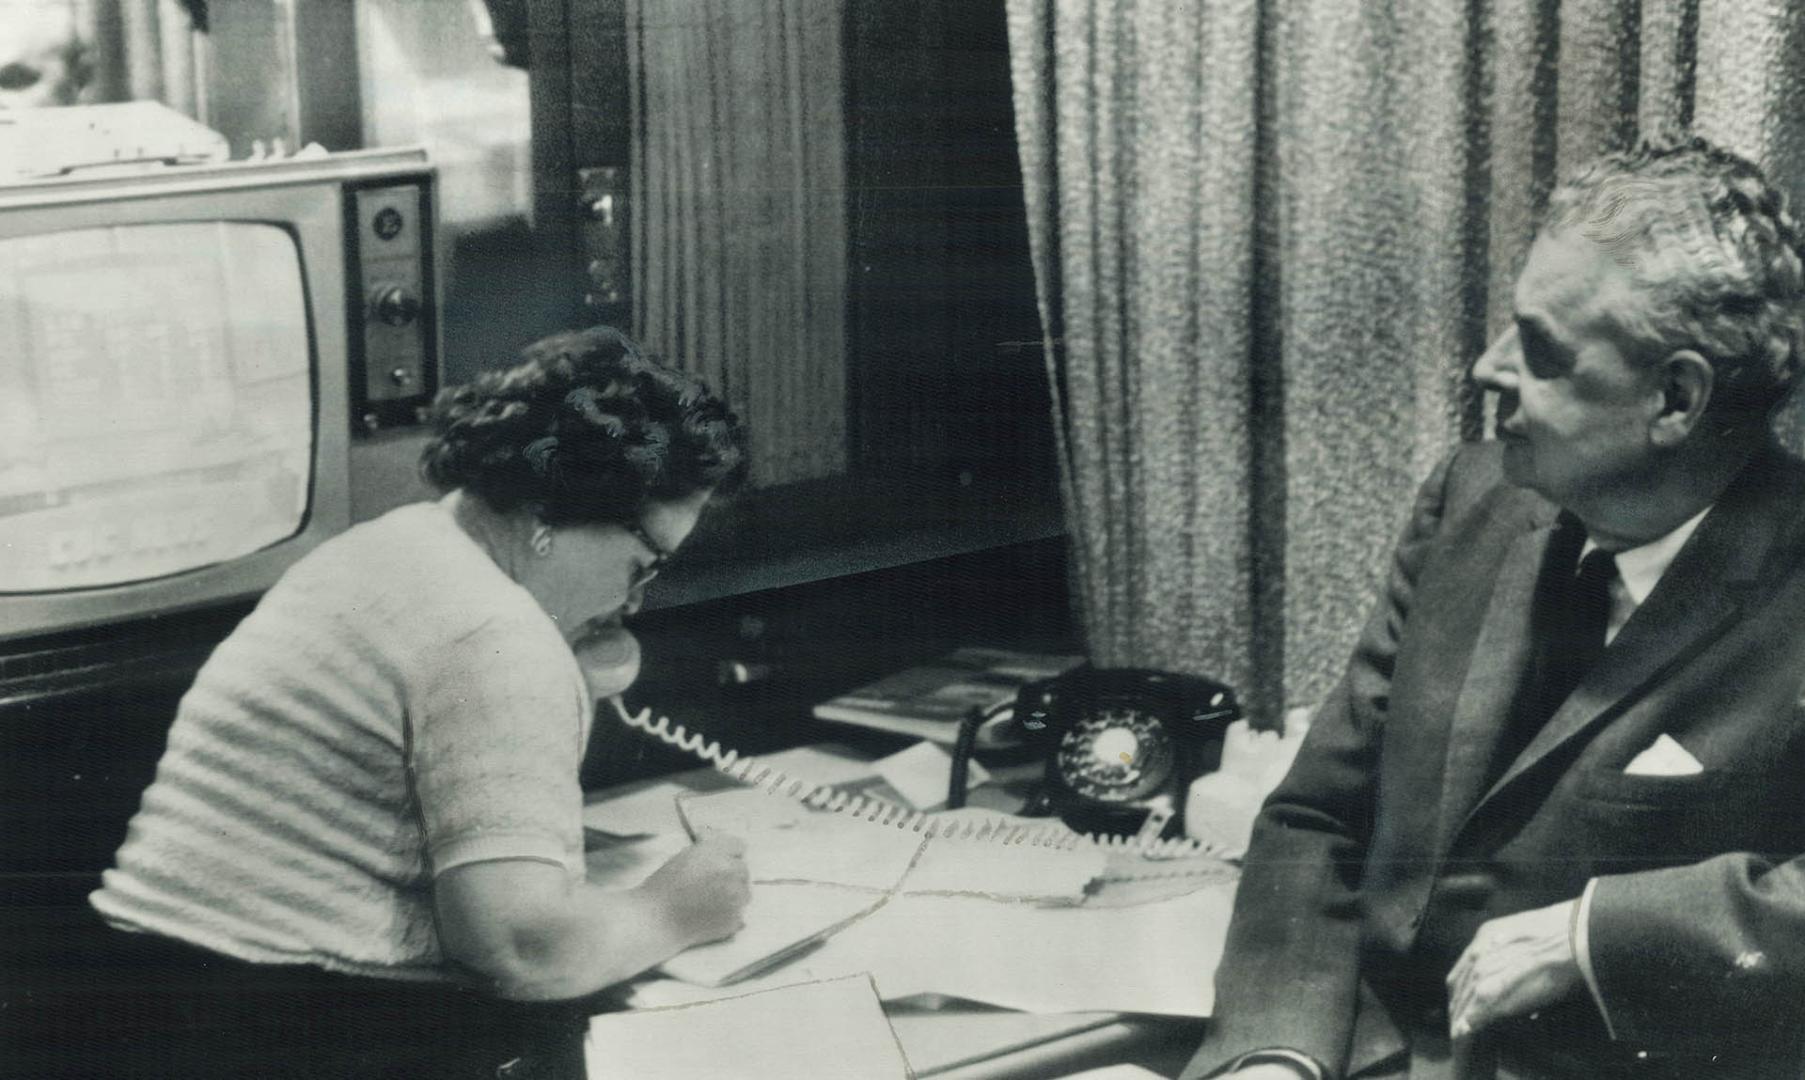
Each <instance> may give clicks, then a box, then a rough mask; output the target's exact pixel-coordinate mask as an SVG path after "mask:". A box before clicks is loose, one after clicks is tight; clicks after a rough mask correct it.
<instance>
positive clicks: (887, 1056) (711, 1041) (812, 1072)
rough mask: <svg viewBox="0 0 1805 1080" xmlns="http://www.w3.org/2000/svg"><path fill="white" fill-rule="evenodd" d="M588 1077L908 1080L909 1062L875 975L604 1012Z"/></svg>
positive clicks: (595, 1027) (589, 1050) (594, 1031)
mask: <svg viewBox="0 0 1805 1080" xmlns="http://www.w3.org/2000/svg"><path fill="white" fill-rule="evenodd" d="M584 1059H585V1067H586V1070H587V1072H588V1076H589V1080H665V1078H667V1077H668V1078H671V1080H691V1078H694V1077H710V1076H732V1077H737V1078H742V1080H764V1078H766V1077H769V1078H772V1080H795V1078H796V1077H799V1076H835V1077H845V1078H847V1080H904V1078H906V1077H908V1076H910V1072H909V1065H908V1061H907V1060H906V1059H905V1058H904V1057H903V1052H902V1047H901V1045H900V1044H899V1043H898V1042H897V1039H896V1034H895V1033H894V1032H893V1031H891V1030H890V1023H889V1021H888V1020H886V1019H885V1018H884V1010H883V1007H882V1006H881V1005H880V1004H879V1003H878V998H877V994H876V993H875V992H874V991H873V989H872V986H871V980H870V978H869V977H864V976H854V977H851V978H845V979H835V980H831V981H827V982H816V983H804V984H801V985H792V986H786V987H783V988H781V989H773V990H766V991H763V992H760V993H754V994H748V995H744V996H740V997H732V998H726V999H723V1000H719V1001H714V1002H709V1003H706V1004H701V1005H686V1006H674V1007H671V1008H665V1009H643V1010H636V1011H633V1012H624V1013H605V1014H603V1015H600V1016H596V1017H593V1018H592V1019H591V1020H590V1023H589V1037H588V1040H587V1042H586V1044H585V1047H584Z"/></svg>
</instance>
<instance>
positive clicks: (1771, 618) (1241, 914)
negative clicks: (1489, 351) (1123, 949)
mask: <svg viewBox="0 0 1805 1080" xmlns="http://www.w3.org/2000/svg"><path fill="white" fill-rule="evenodd" d="M1555 518H1556V509H1555V507H1553V506H1552V505H1550V504H1549V503H1548V502H1546V501H1545V500H1543V499H1541V498H1540V497H1538V496H1536V495H1534V494H1532V493H1530V492H1528V491H1526V490H1524V489H1521V488H1517V487H1514V486H1512V485H1510V484H1509V483H1507V482H1506V481H1504V480H1503V478H1502V471H1501V458H1500V453H1499V449H1498V447H1497V445H1496V444H1479V445H1475V446H1469V447H1465V448H1463V449H1462V450H1460V451H1459V452H1458V453H1456V454H1455V455H1454V456H1453V457H1452V458H1451V459H1450V460H1449V461H1447V462H1444V463H1443V464H1442V465H1441V466H1440V467H1439V468H1438V469H1437V470H1436V472H1435V474H1434V475H1433V476H1432V477H1431V478H1430V480H1429V481H1428V483H1426V484H1425V485H1424V486H1423V488H1422V491H1421V493H1420V494H1419V496H1418V498H1417V502H1416V505H1415V508H1414V510H1413V511H1412V515H1411V520H1410V523H1409V526H1408V527H1407V529H1406V531H1405V535H1404V538H1403V540H1402V541H1401V542H1400V544H1399V545H1398V548H1397V551H1396V558H1395V564H1394V566H1393V568H1392V570H1391V572H1390V577H1389V581H1388V583H1387V586H1386V589H1385V591H1384V594H1383V595H1382V597H1381V598H1380V602H1379V604H1378V606H1377V609H1376V610H1375V612H1374V613H1373V615H1372V617H1371V619H1370V621H1369V622H1368V624H1367V626H1366V628H1365V630H1364V631H1363V633H1362V635H1361V638H1360V642H1359V645H1358V647H1357V648H1356V650H1355V653H1354V656H1353V659H1352V661H1351V662H1350V664H1349V667H1348V670H1347V673H1346V675H1345V676H1344V678H1343V679H1342V681H1341V683H1340V685H1339V686H1338V687H1337V689H1336V691H1335V692H1334V693H1333V694H1332V695H1331V696H1330V698H1329V699H1328V700H1327V701H1326V702H1325V704H1324V706H1323V708H1322V710H1321V711H1320V713H1319V715H1318V717H1317V719H1316V721H1315V723H1314V725H1313V726H1312V728H1311V731H1310V734H1309V736H1308V738H1307V739H1306V740H1305V742H1304V745H1303V748H1302V750H1301V751H1300V753H1299V756H1298V759H1297V762H1296V765H1295V766H1294V767H1293V768H1292V770H1291V772H1290V774H1289V775H1288V776H1287V777H1286V779H1285V781H1284V782H1283V783H1282V784H1281V785H1280V787H1279V789H1278V790H1277V791H1276V792H1275V793H1274V794H1273V796H1272V797H1271V799H1270V800H1269V801H1268V802H1267V804H1266V807H1265V809H1264V810H1263V811H1262V813H1261V817H1260V821H1259V824H1258V826H1257V828H1256V830H1255V835H1254V840H1253V844H1252V848H1251V851H1250V853H1249V855H1248V857H1247V861H1246V866H1245V874H1244V877H1243V879H1242V883H1241V886H1240V893H1239V896H1238V898H1237V902H1236V909H1235V917H1234V922H1233V924H1232V926H1231V929H1230V933H1229V942H1228V951H1227V955H1226V957H1225V959H1224V961H1223V964H1222V966H1221V968H1220V970H1219V972H1218V977H1217V1013H1216V1016H1215V1018H1214V1019H1213V1020H1212V1022H1211V1031H1210V1034H1209V1037H1208V1039H1207V1040H1206V1042H1205V1043H1204V1045H1203V1048H1202V1049H1201V1050H1200V1051H1199V1053H1198V1055H1197V1057H1196V1058H1195V1059H1194V1060H1193V1062H1192V1064H1191V1067H1190V1069H1189V1070H1187V1073H1186V1075H1187V1076H1196V1075H1204V1074H1207V1073H1208V1072H1210V1071H1211V1070H1214V1069H1217V1068H1219V1067H1220V1066H1221V1065H1222V1064H1224V1063H1225V1062H1226V1061H1229V1060H1232V1059H1233V1058H1235V1057H1236V1056H1238V1055H1239V1054H1242V1053H1244V1052H1246V1051H1250V1050H1254V1049H1258V1048H1263V1047H1273V1046H1284V1047H1291V1048H1295V1049H1298V1050H1301V1051H1304V1052H1306V1053H1308V1054H1311V1055H1313V1056H1314V1057H1316V1058H1317V1059H1318V1060H1319V1061H1322V1062H1323V1063H1325V1064H1326V1065H1327V1066H1328V1068H1329V1070H1330V1072H1331V1075H1337V1076H1338V1075H1342V1074H1343V1073H1344V1072H1350V1071H1353V1072H1357V1071H1359V1070H1360V1069H1362V1068H1363V1067H1371V1066H1373V1065H1374V1064H1375V1063H1377V1062H1381V1061H1384V1060H1386V1059H1391V1060H1393V1061H1394V1062H1395V1061H1396V1060H1397V1059H1398V1058H1399V1057H1400V1055H1407V1056H1408V1057H1409V1058H1410V1071H1411V1075H1413V1076H1449V1075H1459V1074H1460V1069H1458V1068H1456V1067H1455V1065H1454V1064H1451V1063H1450V1061H1449V1057H1448V1055H1449V1048H1448V1045H1447V1039H1446V1028H1447V1014H1446V991H1445V988H1444V986H1443V982H1442V980H1443V978H1444V977H1445V975H1446V973H1447V971H1448V969H1449V968H1450V967H1451V965H1452V963H1453V961H1454V959H1455V957H1457V956H1458V955H1459V953H1460V951H1461V950H1462V949H1463V948H1464V947H1465V946H1466V944H1467V942H1468V941H1469V940H1470V939H1471V937H1472V934H1473V932H1474V931H1475V930H1476V929H1477V928H1478V927H1479V925H1480V924H1481V923H1483V922H1484V921H1485V920H1487V919H1491V918H1494V917H1497V916H1500V915H1505V914H1510V913H1513V912H1518V911H1524V910H1527V909H1531V908H1536V907H1541V906H1545V905H1548V904H1553V903H1557V902H1560V901H1564V900H1571V899H1574V898H1577V897H1578V896H1579V895H1580V893H1581V891H1582V890H1583V889H1584V888H1585V886H1586V883H1587V881H1588V880H1590V879H1592V878H1594V877H1596V878H1599V884H1598V886H1597V890H1596V893H1595V895H1594V900H1593V906H1592V909H1591V919H1590V922H1589V924H1588V926H1589V933H1590V950H1589V951H1590V955H1591V957H1592V961H1593V964H1594V965H1595V969H1596V973H1597V976H1598V980H1599V983H1600V987H1601V992H1602V996H1603V998H1604V1001H1605V1004H1606V1009H1607V1011H1608V1013H1609V1016H1610V1020H1611V1023H1612V1025H1613V1028H1614V1031H1615V1035H1616V1038H1615V1039H1612V1038H1611V1037H1610V1035H1609V1034H1607V1032H1606V1030H1605V1027H1604V1024H1603V1023H1602V1021H1601V1018H1600V1015H1599V1010H1598V1008H1597V1006H1596V1005H1595V1004H1594V1003H1593V1001H1592V999H1591V997H1590V995H1589V994H1587V993H1586V992H1585V991H1584V989H1583V988H1582V989H1581V990H1579V991H1578V992H1577V993H1576V994H1575V995H1574V996H1573V998H1572V999H1571V1000H1568V1001H1566V1002H1563V1003H1562V1004H1561V1005H1559V1006H1557V1007H1554V1008H1551V1009H1548V1010H1544V1011H1543V1012H1541V1013H1539V1014H1537V1015H1536V1016H1535V1017H1533V1018H1524V1019H1521V1020H1518V1021H1514V1022H1511V1023H1508V1024H1506V1025H1504V1026H1502V1027H1499V1028H1496V1029H1494V1030H1493V1031H1492V1033H1491V1034H1490V1035H1489V1036H1487V1037H1486V1038H1484V1039H1482V1040H1480V1041H1479V1042H1478V1043H1476V1044H1475V1050H1476V1053H1477V1054H1478V1056H1480V1057H1481V1058H1484V1057H1486V1055H1488V1054H1491V1053H1497V1054H1500V1055H1501V1056H1502V1059H1503V1060H1504V1062H1505V1063H1506V1067H1505V1068H1503V1069H1502V1071H1501V1072H1500V1074H1499V1075H1517V1074H1521V1075H1547V1076H1561V1077H1568V1076H1570V1077H1575V1078H1578V1077H1586V1078H1591V1077H1600V1076H1611V1075H1616V1074H1617V1073H1619V1072H1623V1073H1625V1074H1627V1075H1637V1076H1664V1075H1689V1076H1694V1075H1705V1076H1712V1077H1720V1076H1721V1077H1781V1076H1784V1077H1788V1078H1792V1077H1798V1076H1800V1075H1802V1073H1805V1069H1802V1062H1805V1056H1802V1055H1801V1038H1800V1032H1801V1031H1802V1030H1805V859H1801V858H1800V854H1801V853H1802V852H1805V707H1802V700H1801V699H1802V697H1805V465H1801V463H1799V462H1798V461H1796V460H1794V459H1792V458H1789V457H1787V456H1785V455H1784V454H1783V453H1781V452H1780V451H1778V450H1769V451H1767V452H1764V453H1763V454H1762V455H1760V456H1759V457H1758V458H1757V459H1756V460H1755V461H1754V462H1753V463H1752V464H1751V465H1750V466H1749V467H1748V468H1747V469H1745V470H1744V471H1743V473H1742V474H1741V475H1740V476H1739V477H1738V478H1737V480H1736V481H1734V482H1733V483H1732V485H1731V486H1730V488H1728V489H1727V490H1726V491H1725V492H1724V494H1723V495H1722V496H1721V497H1720V498H1719V499H1718V500H1717V503H1716V505H1715V506H1714V508H1713V509H1712V511H1711V513H1710V514H1708V515H1707V516H1706V518H1705V519H1704V521H1703V522H1702V523H1701V524H1700V525H1699V527H1698V529H1697V531H1696V532H1695V533H1694V534H1693V536H1692V537H1691V539H1690V540H1689V541H1688V542H1687V544H1686V546H1685V547H1684V548H1683V549H1682V550H1681V551H1680V552H1679V554H1678V555H1677V556H1676V557H1675V559H1674V561H1673V563H1672V565H1671V566H1670V567H1669V568H1668V571H1667V573H1666V575H1665V576H1664V577H1662V578H1661V581H1660V583H1659V585H1658V586H1657V587H1656V588H1655V590H1654V592H1652V593H1651V594H1650V595H1649V596H1648V598H1647V600H1646V601H1645V602H1644V603H1643V604H1642V606H1641V607H1640V608H1639V609H1637V611H1636V612H1635V614H1634V615H1633V616H1632V617H1631V618H1630V620H1629V622H1628V623H1627V624H1626V625H1625V626H1624V627H1623V629H1622V631H1621V632H1620V633H1619V634H1618V636H1617V637H1616V638H1615V639H1614V640H1613V641H1612V643H1611V645H1610V647H1609V648H1608V649H1607V650H1606V651H1605V655H1604V657H1603V659H1602V660H1600V662H1599V663H1598V665H1597V666H1596V667H1594V668H1593V669H1592V670H1591V671H1590V672H1589V673H1588V674H1587V675H1586V676H1585V678H1584V680H1583V681H1582V682H1581V684H1580V685H1579V687H1578V688H1577V689H1576V690H1575V691H1574V693H1573V695H1572V697H1571V698H1569V699H1568V700H1567V702H1566V703H1565V704H1564V705H1562V706H1561V707H1560V709H1559V710H1558V711H1557V712H1556V713H1555V714H1554V715H1553V717H1552V718H1551V719H1549V720H1548V722H1547V723H1546V725H1545V726H1543V727H1542V728H1541V729H1540V730H1539V731H1537V732H1536V734H1535V735H1534V737H1533V740H1532V741H1530V742H1529V743H1528V746H1527V748H1526V749H1525V750H1524V751H1523V752H1522V753H1521V754H1520V755H1519V756H1517V757H1516V758H1515V759H1514V760H1513V761H1510V762H1503V761H1497V762H1494V761H1493V760H1492V758H1493V752H1494V750H1495V749H1496V747H1497V745H1498V742H1499V737H1500V734H1501V732H1502V730H1503V728H1504V725H1505V724H1506V722H1507V720H1508V719H1509V718H1510V717H1511V716H1513V715H1515V714H1516V711H1517V710H1518V709H1520V708H1522V707H1523V704H1524V702H1525V701H1526V700H1527V698H1528V697H1530V696H1532V695H1529V694H1527V693H1525V691H1526V689H1531V688H1532V684H1533V683H1534V682H1535V678H1534V669H1535V665H1536V650H1535V649H1534V647H1533V645H1532V640H1531V635H1530V612H1531V600H1532V597H1533V595H1534V593H1535V583H1536V580H1537V576H1538V574H1539V573H1541V572H1542V568H1543V562H1544V556H1545V553H1546V549H1547V547H1548V541H1549V536H1550V533H1551V532H1552V531H1553V529H1552V526H1553V523H1554V520H1555ZM1662 734H1667V735H1669V736H1672V737H1673V738H1674V739H1676V740H1678V741H1679V742H1680V744H1681V745H1682V746H1684V747H1685V748H1686V749H1687V750H1688V751H1690V752H1691V753H1692V754H1693V756H1695V757H1696V758H1697V759H1698V760H1699V762H1700V763H1701V764H1702V765H1703V767H1704V771H1703V772H1702V773H1699V774H1696V775H1691V776H1644V775H1626V774H1625V772H1624V768H1625V766H1626V765H1627V764H1628V763H1629V761H1630V760H1631V759H1632V758H1633V757H1635V756H1636V755H1637V754H1638V753H1639V752H1640V751H1642V750H1644V749H1646V748H1647V747H1648V746H1649V745H1650V744H1651V743H1652V742H1653V741H1654V740H1655V738H1656V737H1657V736H1659V735H1662ZM1494 777H1495V778H1496V779H1495V781H1494V780H1492V779H1491V778H1494ZM1483 1071H1486V1070H1482V1072H1483Z"/></svg>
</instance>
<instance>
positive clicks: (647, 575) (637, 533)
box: [621, 521, 676, 591]
mask: <svg viewBox="0 0 1805 1080" xmlns="http://www.w3.org/2000/svg"><path fill="white" fill-rule="evenodd" d="M621 528H623V529H625V530H627V534H628V535H629V536H631V537H633V539H635V540H637V541H639V542H640V544H642V545H643V546H644V547H645V549H646V550H647V551H649V552H651V553H652V561H651V562H649V563H646V564H645V565H644V566H642V567H640V568H639V569H637V570H635V571H633V578H632V582H631V583H630V584H629V585H628V586H627V588H628V590H629V591H631V590H633V589H639V588H643V587H644V586H646V585H648V584H650V583H651V581H652V579H653V578H655V577H657V576H658V571H660V570H663V569H664V564H665V563H668V562H670V561H671V556H672V555H675V554H676V552H674V551H671V550H669V549H667V548H666V547H664V546H663V545H662V544H660V543H659V542H658V541H656V540H654V539H652V534H651V533H648V532H646V530H645V526H643V525H641V524H639V523H638V522H637V521H630V522H628V523H626V524H625V525H622V526H621Z"/></svg>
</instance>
